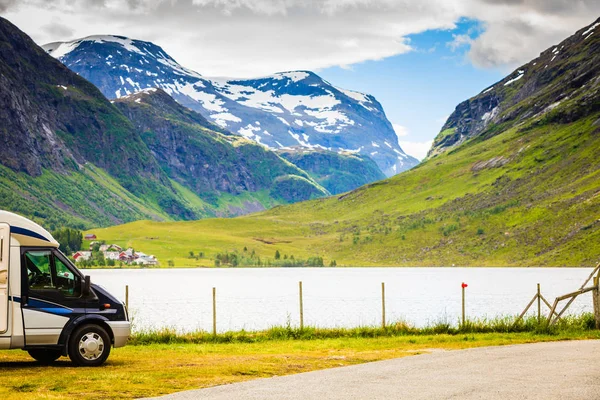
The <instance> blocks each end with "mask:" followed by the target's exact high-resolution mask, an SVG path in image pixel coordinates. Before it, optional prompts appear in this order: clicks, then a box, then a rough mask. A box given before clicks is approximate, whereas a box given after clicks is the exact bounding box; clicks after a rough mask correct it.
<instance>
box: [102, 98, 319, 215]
mask: <svg viewBox="0 0 600 400" xmlns="http://www.w3.org/2000/svg"><path fill="white" fill-rule="evenodd" d="M114 104H115V105H116V106H117V107H118V108H119V109H120V110H121V111H122V112H123V114H124V115H125V116H127V117H128V118H129V119H130V120H131V121H132V122H133V123H134V125H135V127H136V128H137V130H138V131H139V132H141V135H142V140H143V141H144V143H145V144H146V145H147V146H148V148H149V149H150V150H151V152H152V154H153V155H154V157H155V158H156V160H157V161H158V163H159V165H160V166H161V167H162V168H163V169H164V170H165V171H166V172H167V174H168V175H169V177H170V178H171V179H174V180H175V181H177V182H179V183H180V184H182V185H184V186H186V187H188V188H190V189H191V190H192V191H193V192H195V193H196V194H198V195H199V196H200V197H204V198H209V197H210V196H212V195H214V194H215V193H218V192H224V193H228V194H233V195H239V194H241V193H243V192H257V191H261V190H266V191H269V192H270V193H271V197H272V198H273V199H279V198H281V197H282V196H280V195H279V194H278V193H277V190H276V188H275V186H277V185H280V184H281V183H280V182H281V181H282V180H284V181H285V180H287V179H292V177H294V178H295V177H298V178H302V179H300V180H299V182H302V185H298V191H297V193H295V194H292V195H289V196H283V197H284V201H285V202H294V201H299V200H307V199H311V198H314V197H321V196H324V195H326V194H328V193H327V192H326V191H324V190H323V189H322V188H321V187H320V186H319V185H318V184H316V183H315V182H314V181H313V180H312V178H311V177H310V176H309V175H308V174H307V173H306V172H304V171H302V170H300V169H299V168H297V167H295V166H294V165H292V164H290V163H288V162H286V161H284V160H283V159H281V158H280V157H279V156H278V155H277V154H275V153H274V152H272V151H270V150H268V149H266V148H264V147H263V146H261V145H258V144H256V143H255V142H252V141H250V140H247V139H245V138H242V137H239V136H237V135H232V134H230V133H228V132H227V131H223V130H222V129H220V128H218V127H217V126H215V125H213V124H211V123H209V122H208V121H207V120H206V119H205V118H204V117H202V116H201V115H200V114H198V113H196V112H194V111H191V110H189V109H187V108H185V107H183V106H181V105H180V104H178V103H176V102H175V100H173V98H171V97H170V96H169V95H168V94H166V93H165V92H164V91H162V90H161V89H146V90H143V91H140V92H137V93H135V94H131V95H128V96H124V97H121V98H120V99H119V100H116V101H115V102H114ZM213 129H214V130H213ZM216 130H219V131H220V132H217V131H216ZM264 208H265V205H262V207H259V208H258V209H264ZM252 211H256V207H253V210H252Z"/></svg>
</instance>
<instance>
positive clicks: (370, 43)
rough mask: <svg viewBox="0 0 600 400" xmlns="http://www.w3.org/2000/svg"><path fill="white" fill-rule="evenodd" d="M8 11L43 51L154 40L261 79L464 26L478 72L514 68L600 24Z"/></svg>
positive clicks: (395, 14) (373, 13)
mask: <svg viewBox="0 0 600 400" xmlns="http://www.w3.org/2000/svg"><path fill="white" fill-rule="evenodd" d="M0 11H2V13H3V16H4V17H5V18H8V19H9V20H11V21H12V22H13V23H15V24H16V25H17V26H18V27H20V28H21V29H23V30H24V31H25V32H27V33H28V34H30V35H31V36H32V37H33V38H34V40H36V41H37V42H38V43H40V44H43V43H46V42H51V41H56V40H65V39H73V38H76V37H83V36H88V35H92V34H107V33H109V34H120V35H124V36H129V37H132V38H136V39H143V40H149V41H152V42H155V43H156V44H158V45H160V46H162V47H163V48H164V49H165V51H167V52H168V53H169V54H171V55H172V56H173V57H174V58H175V59H176V60H177V61H179V62H180V63H181V64H182V65H185V66H186V67H188V68H191V69H194V70H196V71H198V72H200V73H202V74H205V75H209V76H218V75H222V76H223V75H224V76H256V75H265V74H269V73H272V72H275V71H284V70H295V69H311V70H318V69H321V68H326V67H330V66H343V67H351V66H352V65H353V64H356V63H360V62H363V61H367V60H379V59H382V58H386V57H390V56H394V55H398V54H402V53H406V52H409V51H411V50H413V48H412V47H411V45H410V42H409V41H408V40H407V36H408V35H410V34H415V33H420V32H424V31H426V30H432V29H452V28H454V27H455V24H456V22H457V21H459V20H460V19H461V18H472V19H476V20H479V21H481V26H482V27H483V29H484V32H483V33H482V34H481V35H480V36H479V37H477V38H475V39H471V37H472V36H471V37H467V36H460V35H457V36H456V37H455V39H454V41H453V42H452V43H453V44H452V45H451V46H453V47H454V46H469V45H470V46H471V47H470V50H469V51H468V54H467V57H468V59H469V60H470V61H471V62H473V63H474V64H475V65H478V66H481V67H512V66H514V65H516V64H519V63H523V62H526V61H528V60H529V59H531V58H532V57H534V56H536V55H537V54H538V53H539V52H540V51H541V50H544V49H545V48H547V47H549V46H551V45H552V44H555V43H557V42H558V41H559V40H561V39H562V38H564V37H567V36H568V35H570V34H572V33H573V32H574V31H575V30H577V29H579V28H581V27H582V26H584V25H586V24H589V23H590V22H592V20H593V18H594V17H595V16H597V15H600V1H597V0H551V1H550V0H322V1H316V0H311V1H307V0H126V1H125V0H77V1H74V0H19V1H17V0H0ZM48 21H51V23H52V26H48ZM61 25H62V29H61ZM70 32H72V36H71V37H65V36H66V35H67V34H69V33H70Z"/></svg>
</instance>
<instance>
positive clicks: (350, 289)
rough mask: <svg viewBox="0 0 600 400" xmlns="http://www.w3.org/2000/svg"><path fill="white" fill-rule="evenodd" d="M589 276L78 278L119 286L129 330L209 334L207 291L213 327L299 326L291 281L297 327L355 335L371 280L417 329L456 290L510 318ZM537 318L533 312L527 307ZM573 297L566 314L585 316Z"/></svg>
mask: <svg viewBox="0 0 600 400" xmlns="http://www.w3.org/2000/svg"><path fill="white" fill-rule="evenodd" d="M591 270H592V269H591V268H574V269H558V268H504V269H501V268H337V269H336V268H264V269H250V268H249V269H246V268H236V269H142V270H122V269H120V270H86V271H85V273H86V274H89V275H90V276H91V277H92V282H94V283H98V284H100V285H102V286H104V287H106V288H107V289H108V290H109V291H110V292H111V293H113V294H115V295H116V296H118V297H119V298H121V299H124V298H125V285H129V307H130V313H131V315H133V318H134V329H142V328H151V327H152V328H158V327H173V328H176V329H178V330H180V331H190V330H196V329H203V330H207V331H210V330H212V288H213V287H216V288H217V326H218V330H219V331H220V332H223V331H228V330H240V329H246V330H258V329H265V328H269V327H271V326H274V325H285V324H286V323H287V322H288V321H289V322H290V323H291V324H292V325H298V324H299V310H298V308H299V299H298V281H302V282H303V292H304V323H305V325H313V326H320V327H355V326H359V325H378V324H380V323H381V282H385V286H386V316H387V320H388V321H395V320H404V321H408V322H411V323H413V324H415V325H417V326H424V325H427V324H428V323H435V322H438V321H440V320H444V321H446V320H447V321H449V322H451V323H453V324H454V323H456V322H457V321H458V319H459V317H460V312H461V288H460V286H461V283H462V282H465V283H467V284H468V285H469V286H468V288H467V307H466V309H467V314H468V316H469V317H495V316H501V315H515V314H519V313H520V312H521V311H522V310H523V308H524V307H525V306H526V305H527V303H528V302H529V301H530V300H531V298H532V297H533V295H534V294H535V292H536V284H537V283H540V284H541V287H542V294H543V295H544V297H545V298H546V299H547V300H548V301H549V302H550V303H552V302H553V301H554V298H555V297H557V296H560V295H562V294H566V293H568V292H571V291H574V290H576V289H578V288H579V287H580V286H581V284H582V283H583V281H584V280H585V279H586V278H587V277H588V275H589V273H590V272H591ZM536 310H537V308H536ZM591 310H592V302H591V295H590V294H586V295H583V296H581V297H580V298H579V299H578V300H577V301H576V302H575V303H573V305H572V306H571V308H570V312H571V313H579V312H582V311H591Z"/></svg>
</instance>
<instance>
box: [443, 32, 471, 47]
mask: <svg viewBox="0 0 600 400" xmlns="http://www.w3.org/2000/svg"><path fill="white" fill-rule="evenodd" d="M472 44H473V39H472V38H471V36H469V35H468V34H464V35H456V34H453V35H452V41H451V42H448V43H447V45H448V47H449V48H450V50H452V51H456V50H458V49H459V48H461V47H463V46H471V45H472Z"/></svg>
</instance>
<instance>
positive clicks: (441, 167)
mask: <svg viewBox="0 0 600 400" xmlns="http://www.w3.org/2000/svg"><path fill="white" fill-rule="evenodd" d="M553 112H554V111H553ZM553 112H551V113H549V114H548V115H546V116H545V117H544V118H542V119H537V120H530V121H529V122H528V123H522V124H520V125H517V126H514V127H510V128H508V129H504V127H501V126H500V127H494V126H493V127H491V128H490V130H491V131H494V130H500V131H502V133H501V134H497V135H496V136H491V137H478V138H474V139H472V140H470V141H469V142H467V143H465V144H464V145H462V146H459V147H458V148H456V149H454V150H451V151H449V152H446V153H443V154H441V155H438V156H436V157H434V158H431V159H429V160H427V161H425V162H423V163H422V164H421V165H419V166H418V167H416V168H414V169H412V170H410V171H407V172H405V173H402V174H400V175H397V176H395V177H393V178H390V179H387V180H383V181H380V182H376V183H374V184H370V185H366V186H364V187H361V188H359V189H357V190H354V191H352V192H349V193H345V194H342V195H338V196H334V197H329V198H325V199H318V200H312V201H306V202H302V203H297V204H293V205H287V206H277V207H274V208H272V209H271V210H268V211H265V212H261V213H257V214H251V215H248V216H243V217H238V218H232V219H219V218H217V219H205V220H200V221H193V222H151V221H138V222H133V223H129V224H125V225H119V226H114V227H109V228H103V229H93V230H90V231H88V233H95V234H96V235H97V236H98V238H99V239H100V240H105V241H106V242H107V243H116V244H119V245H122V246H133V247H134V248H136V249H139V250H141V251H143V252H145V253H148V254H154V255H156V256H157V257H158V258H159V260H160V261H161V266H167V260H171V261H172V263H171V264H173V265H174V266H175V267H196V266H204V267H209V266H214V265H215V262H214V260H215V257H217V255H218V254H223V253H226V252H231V253H237V254H239V255H240V257H242V256H244V254H245V253H246V254H252V253H253V254H254V255H253V256H252V259H253V260H255V259H256V258H257V257H258V258H260V260H261V262H260V264H258V263H256V262H255V261H247V264H248V266H259V265H260V266H265V265H267V266H268V265H277V263H275V259H274V257H275V252H276V251H279V252H280V254H281V256H282V257H290V256H294V259H308V258H309V257H323V259H324V265H329V264H330V263H331V261H333V260H335V261H336V264H337V266H450V265H456V266H522V267H527V266H591V265H593V264H595V263H596V262H597V261H598V254H600V222H599V221H600V220H599V219H598V218H599V217H598V216H599V215H600V189H599V188H600V185H599V182H600V180H599V178H600V163H599V162H598V149H600V135H599V134H598V130H599V128H598V117H599V116H600V114H598V113H596V114H594V115H590V116H588V117H587V118H584V119H580V120H578V121H577V122H575V123H569V124H559V123H555V122H552V121H553V119H552V113H553ZM244 249H245V250H244ZM190 252H194V254H195V256H194V257H190ZM200 253H201V254H202V257H197V255H198V254H200ZM244 257H245V256H244ZM246 258H248V257H246ZM221 266H228V265H226V264H225V265H221ZM238 266H239V265H238ZM241 266H243V265H241Z"/></svg>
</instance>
